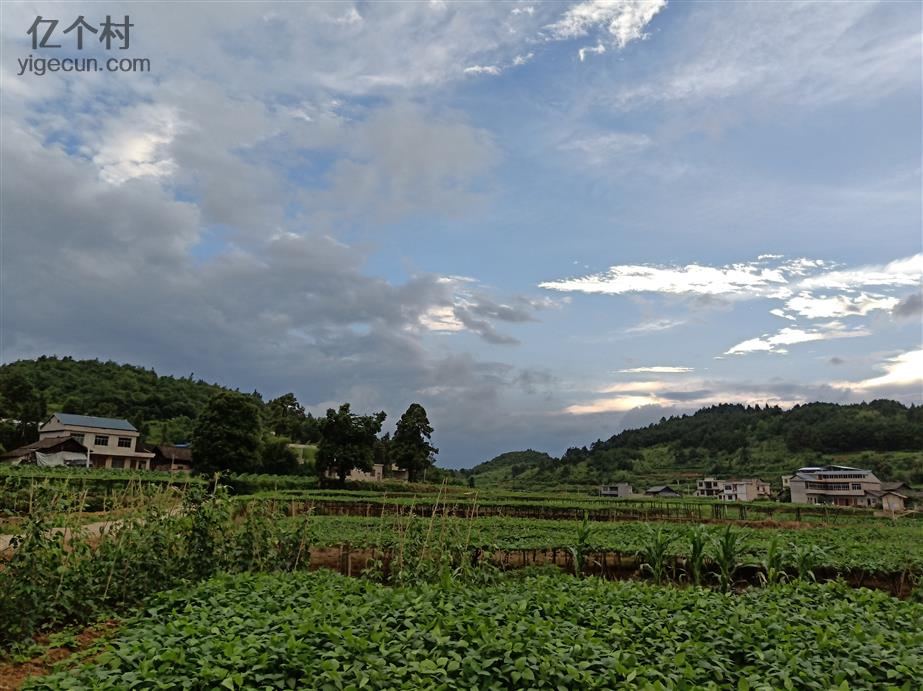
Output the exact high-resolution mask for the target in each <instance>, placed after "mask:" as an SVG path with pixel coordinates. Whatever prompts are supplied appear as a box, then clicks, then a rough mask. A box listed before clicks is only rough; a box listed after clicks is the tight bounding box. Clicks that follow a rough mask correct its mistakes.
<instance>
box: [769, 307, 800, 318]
mask: <svg viewBox="0 0 923 691" xmlns="http://www.w3.org/2000/svg"><path fill="white" fill-rule="evenodd" d="M769 314H771V315H773V316H776V317H782V319H790V320H791V321H795V318H794V317H793V316H792V315H790V314H786V313H785V310H780V309H778V308H776V309H771V310H769Z"/></svg>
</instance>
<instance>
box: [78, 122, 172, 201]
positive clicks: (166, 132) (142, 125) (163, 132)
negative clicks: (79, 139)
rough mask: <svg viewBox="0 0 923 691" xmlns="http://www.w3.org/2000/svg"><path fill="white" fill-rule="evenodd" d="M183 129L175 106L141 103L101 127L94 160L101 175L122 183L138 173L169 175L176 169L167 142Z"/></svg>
mask: <svg viewBox="0 0 923 691" xmlns="http://www.w3.org/2000/svg"><path fill="white" fill-rule="evenodd" d="M179 130H180V122H179V117H178V115H177V113H176V110H175V109H174V108H171V107H169V106H164V105H147V104H142V105H138V106H134V107H132V108H129V109H127V110H126V111H123V112H122V113H121V114H120V115H119V116H118V117H116V118H114V119H112V120H110V121H109V122H108V123H105V124H104V126H103V128H102V129H101V130H100V131H99V138H98V141H97V142H96V143H94V144H91V147H93V146H96V147H98V148H96V151H95V152H94V153H93V155H92V158H93V163H95V164H96V165H97V167H98V168H99V176H100V178H101V179H103V180H105V181H106V182H108V183H110V184H113V185H121V184H122V183H124V182H126V181H127V180H131V179H132V178H138V177H148V176H149V177H155V178H159V177H166V176H169V175H171V174H172V173H173V172H174V171H175V170H176V163H175V161H174V160H173V159H172V158H170V156H169V155H168V153H167V146H168V145H169V144H170V142H172V141H173V139H174V137H175V136H176V134H177V132H178V131H179Z"/></svg>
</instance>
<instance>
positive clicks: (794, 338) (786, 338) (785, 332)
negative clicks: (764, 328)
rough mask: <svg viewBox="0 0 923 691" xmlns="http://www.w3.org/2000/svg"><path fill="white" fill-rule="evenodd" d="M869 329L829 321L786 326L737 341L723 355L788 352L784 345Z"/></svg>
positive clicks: (852, 334)
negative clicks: (814, 325) (810, 325)
mask: <svg viewBox="0 0 923 691" xmlns="http://www.w3.org/2000/svg"><path fill="white" fill-rule="evenodd" d="M870 333H871V332H870V331H867V330H865V329H845V328H844V327H843V325H842V324H839V323H837V322H831V323H829V324H827V325H825V328H822V329H813V330H811V331H805V330H804V329H796V328H793V327H788V326H786V327H785V328H784V329H782V330H780V331H778V332H777V333H776V334H774V335H772V336H769V335H766V334H764V335H763V336H761V337H759V338H751V339H749V340H746V341H743V342H741V343H738V344H737V345H735V346H733V347H731V348H729V349H728V350H727V351H725V353H724V354H725V355H743V354H745V353H753V352H757V351H765V352H772V353H786V352H788V351H787V350H786V348H785V346H788V345H795V344H796V343H807V342H809V341H827V340H830V339H834V338H856V337H859V336H868V335H870Z"/></svg>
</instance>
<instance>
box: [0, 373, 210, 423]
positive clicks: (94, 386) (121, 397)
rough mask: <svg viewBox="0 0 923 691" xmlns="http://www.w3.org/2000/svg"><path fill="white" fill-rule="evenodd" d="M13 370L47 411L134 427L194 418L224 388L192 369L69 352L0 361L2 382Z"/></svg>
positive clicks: (11, 402)
mask: <svg viewBox="0 0 923 691" xmlns="http://www.w3.org/2000/svg"><path fill="white" fill-rule="evenodd" d="M13 375H21V376H22V377H24V378H25V380H26V381H28V382H29V383H30V384H31V385H32V387H33V388H34V389H35V391H36V393H37V394H38V395H39V396H41V397H42V398H43V399H44V403H45V407H46V409H47V412H48V414H50V413H52V412H65V413H77V414H79V415H99V416H101V417H118V418H125V419H127V420H129V421H131V422H132V423H133V424H134V425H135V426H138V427H140V425H142V424H143V423H145V422H147V421H151V420H169V419H172V418H178V417H188V418H195V417H196V416H197V415H198V414H199V413H200V412H201V411H202V410H203V408H204V407H205V404H206V402H207V401H208V399H209V398H211V397H212V396H213V395H214V394H216V393H218V392H219V391H227V390H228V389H227V388H226V387H223V386H219V385H218V384H209V383H208V382H205V381H203V380H202V379H195V378H194V375H192V374H190V375H189V376H188V377H172V376H163V375H158V374H157V373H156V372H155V371H154V370H153V369H146V368H144V367H138V366H135V365H123V364H119V363H117V362H113V361H111V360H109V361H106V362H103V361H100V360H75V359H73V358H71V357H67V356H65V357H60V358H59V357H56V356H44V355H43V356H41V357H39V358H37V359H35V360H19V361H17V362H11V363H8V364H5V365H0V381H4V380H7V381H8V380H9V379H10V378H11V377H13ZM7 403H8V404H16V403H17V401H15V400H13V401H7ZM3 412H4V413H6V412H8V411H3ZM4 416H5V415H4Z"/></svg>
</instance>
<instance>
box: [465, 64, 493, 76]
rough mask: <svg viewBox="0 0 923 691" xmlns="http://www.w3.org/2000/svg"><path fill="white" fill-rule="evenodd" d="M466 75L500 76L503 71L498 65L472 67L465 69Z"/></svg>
mask: <svg viewBox="0 0 923 691" xmlns="http://www.w3.org/2000/svg"><path fill="white" fill-rule="evenodd" d="M464 71H465V74H490V75H494V76H496V75H498V74H500V73H501V72H502V71H503V70H502V69H501V68H499V67H497V66H496V65H472V66H471V67H466V68H465V70H464Z"/></svg>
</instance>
